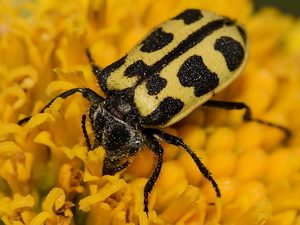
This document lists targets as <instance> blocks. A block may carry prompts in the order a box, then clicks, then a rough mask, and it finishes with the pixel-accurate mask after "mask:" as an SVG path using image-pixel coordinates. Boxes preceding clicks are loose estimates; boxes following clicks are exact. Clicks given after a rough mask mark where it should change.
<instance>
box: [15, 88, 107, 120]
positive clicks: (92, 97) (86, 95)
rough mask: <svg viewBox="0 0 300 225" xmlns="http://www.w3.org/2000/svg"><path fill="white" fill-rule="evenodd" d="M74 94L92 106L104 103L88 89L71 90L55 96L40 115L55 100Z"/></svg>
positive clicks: (28, 118) (27, 118)
mask: <svg viewBox="0 0 300 225" xmlns="http://www.w3.org/2000/svg"><path fill="white" fill-rule="evenodd" d="M76 92H81V93H82V96H83V97H84V98H86V99H87V100H89V101H90V102H91V103H92V104H99V103H101V102H102V101H104V99H103V98H102V97H101V96H99V95H98V94H97V93H96V92H94V91H93V90H91V89H89V88H73V89H70V90H68V91H65V92H63V93H61V94H60V95H58V96H56V97H55V98H54V99H52V100H51V101H50V102H49V103H48V104H47V105H46V106H45V107H44V108H43V109H42V110H41V111H40V113H43V112H44V111H45V110H46V109H47V108H49V107H50V106H51V104H52V103H53V102H54V101H55V100H56V99H57V98H63V99H65V98H67V97H69V96H71V95H73V94H75V93H76ZM31 117H32V116H29V117H26V118H24V119H22V120H20V121H19V122H18V124H19V125H22V124H23V123H26V122H27V121H28V120H30V118H31Z"/></svg>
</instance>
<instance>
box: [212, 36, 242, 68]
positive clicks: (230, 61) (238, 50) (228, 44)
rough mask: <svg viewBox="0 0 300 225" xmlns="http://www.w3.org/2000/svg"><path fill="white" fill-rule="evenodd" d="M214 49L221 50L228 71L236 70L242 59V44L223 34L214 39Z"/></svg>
mask: <svg viewBox="0 0 300 225" xmlns="http://www.w3.org/2000/svg"><path fill="white" fill-rule="evenodd" d="M215 50H217V51H219V52H221V53H222V54H223V56H224V58H225V60H226V64H227V67H228V69H229V70H230V71H234V70H236V69H237V68H238V67H239V66H240V65H241V63H242V62H243V59H244V49H243V47H242V45H241V44H240V43H239V42H237V41H236V40H234V39H232V38H231V37H226V36H223V37H221V38H219V39H218V40H216V43H215Z"/></svg>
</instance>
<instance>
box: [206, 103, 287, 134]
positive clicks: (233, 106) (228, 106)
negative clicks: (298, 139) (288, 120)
mask: <svg viewBox="0 0 300 225" xmlns="http://www.w3.org/2000/svg"><path fill="white" fill-rule="evenodd" d="M203 106H208V107H214V108H222V109H228V110H232V109H245V110H246V111H245V114H244V116H243V119H244V120H245V121H256V122H258V123H261V124H264V125H267V126H271V127H276V128H278V129H280V130H282V131H283V132H284V133H285V134H286V136H287V138H288V137H290V136H291V131H290V130H289V129H287V128H286V127H283V126H280V125H277V124H274V123H270V122H267V121H264V120H260V119H255V118H252V113H251V109H250V107H249V106H247V105H246V104H245V103H243V102H223V101H213V100H210V101H207V102H205V103H204V104H203Z"/></svg>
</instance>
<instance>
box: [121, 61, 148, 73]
mask: <svg viewBox="0 0 300 225" xmlns="http://www.w3.org/2000/svg"><path fill="white" fill-rule="evenodd" d="M149 69H150V67H149V66H147V65H146V64H145V63H144V62H143V61H142V60H138V61H136V62H134V63H133V64H131V65H130V66H128V67H127V68H126V70H125V76H127V77H134V76H142V77H143V76H146V74H147V73H148V71H149Z"/></svg>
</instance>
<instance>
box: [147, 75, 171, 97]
mask: <svg viewBox="0 0 300 225" xmlns="http://www.w3.org/2000/svg"><path fill="white" fill-rule="evenodd" d="M166 85H167V80H166V79H164V78H161V77H159V76H157V75H154V76H150V77H149V78H148V79H147V80H146V88H147V90H148V94H149V95H157V94H158V93H159V92H160V91H161V90H162V89H164V88H165V87H166Z"/></svg>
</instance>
